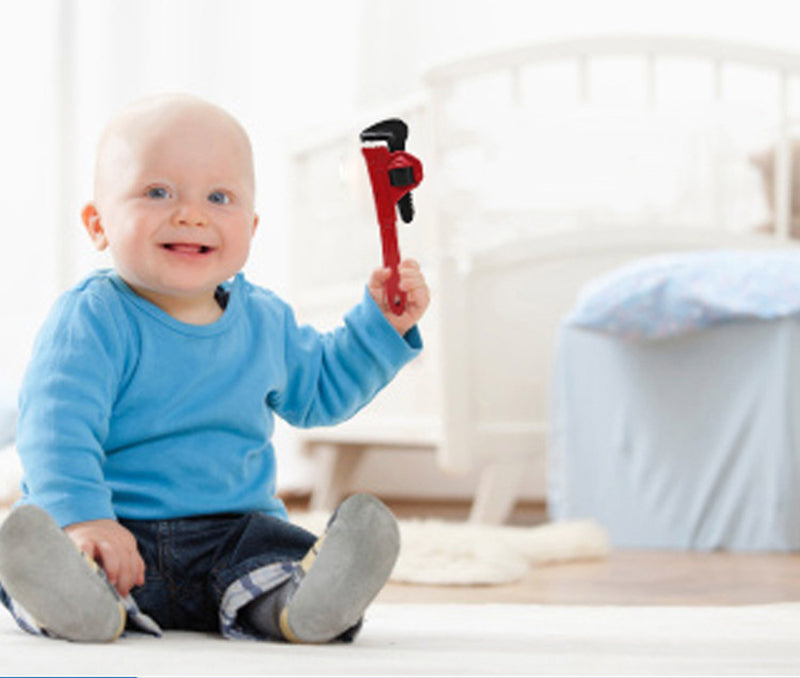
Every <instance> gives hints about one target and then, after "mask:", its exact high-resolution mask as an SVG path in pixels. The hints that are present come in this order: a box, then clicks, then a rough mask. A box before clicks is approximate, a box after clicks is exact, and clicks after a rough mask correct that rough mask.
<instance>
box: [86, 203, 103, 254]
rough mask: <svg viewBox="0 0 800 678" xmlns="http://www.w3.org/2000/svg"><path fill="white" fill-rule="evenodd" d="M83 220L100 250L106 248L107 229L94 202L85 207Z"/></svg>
mask: <svg viewBox="0 0 800 678" xmlns="http://www.w3.org/2000/svg"><path fill="white" fill-rule="evenodd" d="M81 220H82V221H83V225H84V226H85V228H86V232H87V233H88V234H89V237H90V238H91V239H92V242H93V243H94V246H95V247H96V248H97V249H98V250H104V249H105V248H106V247H108V238H106V232H105V229H104V228H103V224H102V223H101V222H100V212H98V211H97V206H96V205H95V204H94V203H92V202H90V203H89V204H87V205H86V207H84V208H83V211H82V212H81Z"/></svg>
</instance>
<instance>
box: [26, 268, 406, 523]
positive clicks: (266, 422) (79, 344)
mask: <svg viewBox="0 0 800 678" xmlns="http://www.w3.org/2000/svg"><path fill="white" fill-rule="evenodd" d="M223 287H224V290H225V291H226V292H227V298H228V300H227V304H226V306H225V311H224V313H223V314H222V316H221V317H220V318H219V320H217V321H216V322H214V323H212V324H210V325H189V324H186V323H182V322H180V321H178V320H176V319H174V318H172V317H171V316H169V315H168V314H166V313H165V312H163V311H162V310H160V309H159V308H158V307H156V306H155V305H153V304H151V303H150V302H148V301H146V300H145V299H143V298H141V297H140V296H138V295H137V294H136V293H134V292H133V290H131V289H130V287H128V285H127V284H126V283H125V282H124V281H123V280H122V279H121V278H120V277H119V276H118V275H117V274H116V273H114V272H112V271H98V272H96V273H94V274H92V275H91V276H89V277H88V278H87V279H86V280H84V281H83V282H81V283H80V284H79V285H77V286H76V287H74V288H73V289H72V290H70V291H68V292H67V293H65V294H64V295H63V296H62V297H61V298H60V299H59V301H58V302H57V303H56V305H55V306H54V308H53V310H52V312H51V313H50V316H49V317H48V319H47V320H46V322H45V324H44V325H43V327H42V329H41V330H40V333H39V335H38V337H37V340H36V343H35V346H34V350H33V355H32V359H31V362H30V364H29V366H28V370H27V372H26V375H25V378H24V380H23V385H22V389H21V394H20V416H19V422H18V435H17V444H18V450H19V453H20V456H21V458H22V462H23V468H24V479H23V495H24V497H23V501H24V502H32V503H36V504H38V505H40V506H42V507H43V508H45V509H46V510H47V511H49V512H50V513H51V514H52V515H53V516H54V517H55V519H56V520H57V522H59V523H60V524H61V525H62V526H63V525H68V524H71V523H74V522H80V521H85V520H93V519H99V518H115V517H120V518H130V519H150V520H153V519H166V518H174V517H181V516H190V515H202V514H209V513H220V512H244V511H254V510H260V511H266V512H268V513H272V514H275V515H285V509H284V507H283V504H282V502H281V501H280V500H279V499H277V498H276V497H275V452H274V449H273V446H272V444H271V442H270V439H271V437H272V432H273V427H274V420H273V412H274V413H275V414H278V415H279V416H280V417H282V418H284V419H285V420H286V421H288V422H289V423H291V424H294V425H296V426H301V427H309V426H316V425H331V424H335V423H337V422H339V421H342V420H344V419H347V418H348V417H350V416H352V415H353V414H355V413H356V412H357V411H358V410H359V409H360V408H361V407H363V406H364V405H365V404H366V403H368V402H369V401H370V400H371V399H372V398H373V396H374V395H375V394H376V393H377V392H378V391H379V390H380V389H381V388H383V387H384V386H385V385H386V384H387V383H388V382H389V381H390V380H391V379H392V377H393V376H394V375H395V374H396V373H397V371H398V370H399V369H400V368H401V367H402V366H403V365H404V364H405V363H406V362H408V361H409V360H410V359H411V358H413V357H414V356H415V355H416V354H417V353H418V352H419V350H420V349H421V346H422V344H421V340H420V337H419V333H418V332H417V330H416V328H414V329H412V330H411V331H410V332H409V333H407V334H406V336H405V337H401V336H400V335H399V334H398V333H397V332H396V331H395V330H394V328H392V326H391V325H390V324H389V323H388V321H387V320H386V318H385V317H384V316H383V314H382V313H381V311H380V310H379V309H378V307H377V305H376V304H375V303H374V301H373V300H372V298H371V297H370V296H369V294H368V293H365V295H364V299H363V300H362V301H361V303H360V304H358V305H357V306H355V308H353V309H352V310H351V311H350V312H349V313H348V314H347V315H346V316H345V319H344V325H343V326H342V327H339V328H337V329H336V330H334V331H332V332H329V333H324V334H323V333H318V332H317V331H315V330H314V329H312V328H311V327H309V326H302V327H301V326H298V325H297V323H296V321H295V318H294V314H293V313H292V311H291V309H290V308H289V306H287V305H286V304H285V303H284V302H282V301H281V300H280V299H279V298H278V297H277V296H276V295H274V294H273V293H271V292H269V291H267V290H265V289H263V288H260V287H257V286H255V285H252V284H251V283H249V282H248V281H247V280H246V279H245V278H244V276H243V275H242V274H239V275H237V276H236V277H235V278H234V279H233V280H232V281H231V282H229V283H226V284H225V285H224V286H223Z"/></svg>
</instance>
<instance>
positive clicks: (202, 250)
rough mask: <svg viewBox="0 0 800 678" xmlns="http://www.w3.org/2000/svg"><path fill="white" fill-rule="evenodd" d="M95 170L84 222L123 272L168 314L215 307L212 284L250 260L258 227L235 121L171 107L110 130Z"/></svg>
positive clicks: (244, 143)
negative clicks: (192, 307)
mask: <svg viewBox="0 0 800 678" xmlns="http://www.w3.org/2000/svg"><path fill="white" fill-rule="evenodd" d="M96 171H97V177H96V186H95V201H94V203H92V204H90V205H88V206H87V208H86V209H85V210H84V223H85V224H86V226H87V229H88V230H89V234H90V236H91V237H92V239H93V241H94V242H95V245H96V246H97V247H98V248H99V249H104V248H105V247H108V248H109V249H110V251H111V255H112V258H113V259H114V264H115V267H116V268H117V270H118V272H119V274H120V275H121V276H122V278H123V279H124V280H125V281H126V282H127V283H128V284H129V285H130V286H131V287H133V289H134V290H136V291H137V292H138V293H139V294H141V295H142V296H144V297H145V298H148V299H150V300H151V301H153V302H154V303H156V305H158V306H160V307H162V308H163V309H164V310H166V311H167V312H172V309H173V306H174V305H177V306H175V307H176V308H177V307H184V308H185V307H187V306H190V305H192V304H197V305H198V306H196V307H195V308H197V309H199V308H202V307H203V305H206V308H209V309H212V308H216V307H215V306H212V304H215V303H216V302H214V301H213V300H214V296H213V294H214V290H215V288H216V287H217V285H219V283H221V282H223V281H224V280H227V279H229V278H230V277H231V276H233V275H235V274H236V273H237V272H238V271H240V270H241V268H242V267H243V266H244V263H245V261H246V260H247V255H248V253H249V250H250V242H251V239H252V236H253V233H254V232H255V228H256V225H257V224H258V217H257V216H256V215H255V211H254V181H253V165H252V157H251V151H250V145H249V142H248V140H247V138H246V136H245V135H244V133H243V132H242V131H241V129H240V128H239V127H238V125H236V123H234V122H233V121H232V120H231V119H228V118H227V117H226V116H225V115H224V114H222V113H221V112H220V111H218V110H216V109H213V108H211V107H203V106H197V105H183V106H181V105H178V106H172V107H166V108H165V109H164V110H161V111H157V112H156V113H155V114H151V115H144V116H141V117H140V118H135V119H129V120H126V121H124V122H122V123H120V124H119V125H118V129H114V128H112V130H111V131H110V132H109V133H108V134H107V135H106V137H105V138H104V140H103V142H102V143H101V149H100V152H99V157H98V163H97V169H96ZM173 315H176V313H173Z"/></svg>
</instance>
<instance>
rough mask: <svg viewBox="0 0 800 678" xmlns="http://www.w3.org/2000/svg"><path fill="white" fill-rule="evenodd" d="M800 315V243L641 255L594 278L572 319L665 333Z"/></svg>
mask: <svg viewBox="0 0 800 678" xmlns="http://www.w3.org/2000/svg"><path fill="white" fill-rule="evenodd" d="M797 314H800V249H798V250H780V251H758V252H755V251H714V252H691V253H682V254H671V255H663V256H657V257H649V258H646V259H641V260H639V261H636V262H634V263H632V264H629V265H626V266H623V267H621V268H619V269H616V270H615V271H612V272H611V273H609V274H607V275H605V276H602V277H601V278H598V279H595V280H594V281H592V282H590V283H588V284H587V285H586V286H585V287H584V289H583V290H582V291H581V294H580V296H579V299H578V302H577V305H576V307H575V309H574V310H573V312H572V313H571V314H570V315H569V316H568V317H567V318H566V320H565V322H566V323H567V324H569V325H573V326H577V327H582V328H586V329H590V330H596V331H600V332H605V333H609V334H613V335H616V336H620V337H624V338H626V339H662V338H666V337H672V336H676V335H680V334H684V333H687V332H693V331H697V330H702V329H705V328H708V327H711V326H714V325H718V324H721V323H726V322H731V321H733V320H742V319H760V320H774V319H777V318H782V317H786V316H791V315H797Z"/></svg>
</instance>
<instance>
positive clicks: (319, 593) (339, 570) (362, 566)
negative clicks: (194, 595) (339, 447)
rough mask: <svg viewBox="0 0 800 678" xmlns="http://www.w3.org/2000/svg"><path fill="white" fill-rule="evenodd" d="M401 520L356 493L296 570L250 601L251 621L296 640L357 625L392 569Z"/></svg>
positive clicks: (318, 638)
mask: <svg viewBox="0 0 800 678" xmlns="http://www.w3.org/2000/svg"><path fill="white" fill-rule="evenodd" d="M399 549H400V533H399V530H398V527H397V521H396V520H395V519H394V516H393V515H392V514H391V512H390V511H389V509H387V508H386V507H385V506H384V505H383V504H382V503H381V502H380V501H379V500H378V499H376V498H375V497H372V496H370V495H366V494H357V495H354V496H352V497H350V498H349V499H347V500H345V501H344V502H343V503H342V504H341V505H340V506H339V508H338V509H337V510H336V512H335V513H334V514H333V516H331V519H330V521H329V522H328V527H327V528H326V530H325V533H324V534H323V535H322V537H320V538H319V539H318V540H317V542H316V543H315V544H314V546H313V547H312V548H311V549H310V550H309V552H308V553H307V554H306V556H305V558H303V560H302V562H301V563H300V567H299V568H298V571H297V575H296V576H295V577H293V578H292V579H291V580H289V581H288V582H287V583H286V584H284V585H283V586H281V587H279V588H278V589H276V590H275V591H272V592H270V593H268V594H267V595H265V596H263V597H261V598H259V599H257V600H256V601H254V602H253V603H251V604H250V605H249V606H248V607H247V608H245V610H243V614H244V615H245V618H246V619H247V621H248V622H249V623H250V624H252V625H253V626H255V627H256V628H258V629H259V630H261V631H262V632H264V633H266V634H268V635H270V636H273V637H276V636H277V637H283V638H285V639H287V640H290V641H292V642H297V643H325V642H329V641H331V640H335V639H337V638H339V637H342V636H343V634H346V632H347V631H348V630H350V629H353V628H354V627H356V626H357V625H358V624H359V623H360V620H361V617H362V615H363V614H364V610H366V608H367V606H368V605H369V604H370V603H371V602H372V600H373V599H374V598H375V596H376V595H378V593H379V591H380V590H381V588H383V585H384V584H385V583H386V580H387V579H388V578H389V575H390V574H391V572H392V568H393V567H394V564H395V561H396V560H397V555H398V552H399Z"/></svg>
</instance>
